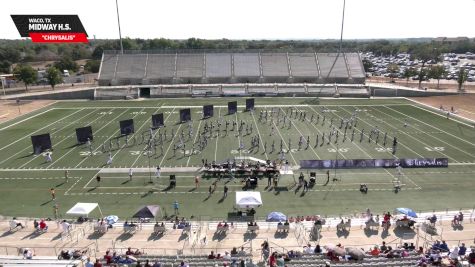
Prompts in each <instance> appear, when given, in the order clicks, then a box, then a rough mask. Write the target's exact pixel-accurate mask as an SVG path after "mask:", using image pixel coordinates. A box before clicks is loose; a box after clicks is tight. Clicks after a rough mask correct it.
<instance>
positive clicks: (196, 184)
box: [195, 175, 200, 188]
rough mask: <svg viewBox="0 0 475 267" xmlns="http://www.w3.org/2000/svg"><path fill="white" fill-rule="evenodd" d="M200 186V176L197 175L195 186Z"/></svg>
mask: <svg viewBox="0 0 475 267" xmlns="http://www.w3.org/2000/svg"><path fill="white" fill-rule="evenodd" d="M199 186H200V176H199V175H196V176H195V188H198V187H199Z"/></svg>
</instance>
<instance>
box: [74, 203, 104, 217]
mask: <svg viewBox="0 0 475 267" xmlns="http://www.w3.org/2000/svg"><path fill="white" fill-rule="evenodd" d="M96 208H98V209H99V212H100V213H101V217H103V215H102V211H101V207H99V204H97V203H81V202H78V203H76V205H74V207H72V208H71V209H70V210H68V211H67V212H66V214H67V215H73V216H84V217H89V213H91V212H92V211H93V210H95V209H96Z"/></svg>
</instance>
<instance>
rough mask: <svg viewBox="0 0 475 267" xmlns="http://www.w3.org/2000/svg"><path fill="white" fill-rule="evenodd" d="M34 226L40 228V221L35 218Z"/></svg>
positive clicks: (36, 228)
mask: <svg viewBox="0 0 475 267" xmlns="http://www.w3.org/2000/svg"><path fill="white" fill-rule="evenodd" d="M33 228H34V229H35V230H38V229H39V228H40V223H39V222H38V221H37V220H34V221H33Z"/></svg>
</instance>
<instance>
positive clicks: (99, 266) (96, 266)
mask: <svg viewBox="0 0 475 267" xmlns="http://www.w3.org/2000/svg"><path fill="white" fill-rule="evenodd" d="M94 267H102V263H101V262H100V261H99V260H98V259H96V263H94Z"/></svg>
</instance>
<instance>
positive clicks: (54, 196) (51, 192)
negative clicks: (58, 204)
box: [49, 188, 56, 200]
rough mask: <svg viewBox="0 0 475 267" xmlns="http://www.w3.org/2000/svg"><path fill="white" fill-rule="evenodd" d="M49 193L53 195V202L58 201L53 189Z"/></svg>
mask: <svg viewBox="0 0 475 267" xmlns="http://www.w3.org/2000/svg"><path fill="white" fill-rule="evenodd" d="M49 192H50V194H51V200H56V193H55V192H54V188H51V189H50V190H49Z"/></svg>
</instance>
